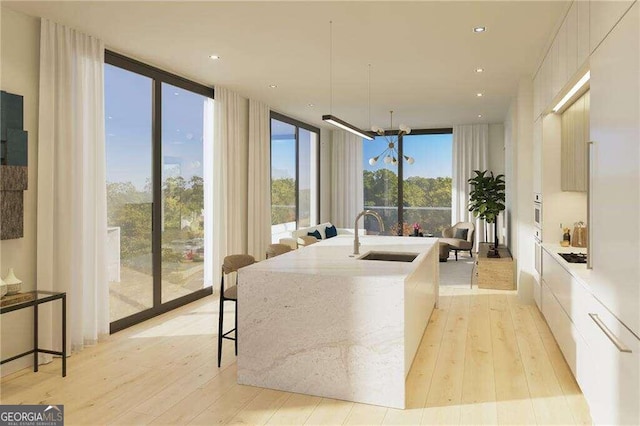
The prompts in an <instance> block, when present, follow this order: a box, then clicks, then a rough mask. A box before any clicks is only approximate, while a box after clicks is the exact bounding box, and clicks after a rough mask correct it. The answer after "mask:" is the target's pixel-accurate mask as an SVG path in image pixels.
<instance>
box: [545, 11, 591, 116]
mask: <svg viewBox="0 0 640 426" xmlns="http://www.w3.org/2000/svg"><path fill="white" fill-rule="evenodd" d="M589 9H590V8H589V2H588V1H580V0H576V1H574V2H573V3H572V4H571V8H570V9H569V12H568V13H567V15H566V16H565V19H564V20H563V22H562V25H561V26H560V29H559V30H558V33H557V34H556V36H555V38H554V40H553V43H552V44H551V47H550V48H549V51H548V52H547V54H546V56H545V58H544V60H543V62H542V64H541V65H540V69H539V70H538V73H537V74H536V77H535V79H534V81H533V90H534V95H533V96H534V98H533V120H534V121H535V120H536V119H537V118H538V117H539V116H540V114H542V113H543V112H544V111H545V110H548V109H549V108H550V107H551V106H552V105H551V102H552V101H553V100H554V98H556V96H558V95H559V93H560V92H561V91H562V89H563V88H566V87H565V86H566V85H567V84H568V82H569V81H571V80H574V79H575V74H576V72H577V71H578V70H579V69H580V68H581V67H582V66H583V65H584V63H585V61H586V60H587V59H588V57H589V54H590V52H591V51H590V50H589Z"/></svg>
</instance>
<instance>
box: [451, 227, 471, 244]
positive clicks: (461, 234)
mask: <svg viewBox="0 0 640 426" xmlns="http://www.w3.org/2000/svg"><path fill="white" fill-rule="evenodd" d="M468 234H469V230H468V229H462V228H458V229H456V234H455V235H454V236H453V237H454V238H458V239H459V240H465V241H466V240H467V235H468Z"/></svg>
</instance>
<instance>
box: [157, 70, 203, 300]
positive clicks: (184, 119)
mask: <svg viewBox="0 0 640 426" xmlns="http://www.w3.org/2000/svg"><path fill="white" fill-rule="evenodd" d="M208 101H209V98H207V97H206V96H202V95H200V94H197V93H193V92H190V91H188V90H185V89H182V88H179V87H176V86H173V85H170V84H167V83H162V302H163V303H164V302H167V301H169V300H173V299H177V298H179V297H181V296H184V295H187V294H189V293H192V292H194V291H196V290H199V289H201V288H202V283H203V282H204V260H205V255H207V254H210V253H207V252H206V250H205V244H204V213H205V212H204V179H203V176H204V161H205V160H204V144H203V136H204V134H203V131H204V126H203V123H205V120H206V119H207V117H205V111H206V109H207V102H208Z"/></svg>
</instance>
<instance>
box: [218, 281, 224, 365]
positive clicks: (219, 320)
mask: <svg viewBox="0 0 640 426" xmlns="http://www.w3.org/2000/svg"><path fill="white" fill-rule="evenodd" d="M222 282H223V283H224V277H223V278H222ZM223 319H224V298H223V296H222V294H220V313H219V314H218V368H220V362H221V361H222V320H223Z"/></svg>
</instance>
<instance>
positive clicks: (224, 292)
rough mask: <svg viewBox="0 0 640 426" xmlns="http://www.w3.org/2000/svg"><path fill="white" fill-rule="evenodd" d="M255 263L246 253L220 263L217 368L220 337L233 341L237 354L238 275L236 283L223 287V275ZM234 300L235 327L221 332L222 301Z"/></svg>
mask: <svg viewBox="0 0 640 426" xmlns="http://www.w3.org/2000/svg"><path fill="white" fill-rule="evenodd" d="M253 263H256V260H255V259H254V257H253V256H250V255H248V254H232V255H230V256H227V257H225V258H224V261H223V263H222V278H221V279H220V313H219V314H218V368H220V363H221V362H222V339H229V340H233V341H235V346H236V356H237V355H238V276H237V275H236V283H235V284H234V285H232V286H230V287H229V288H227V289H225V288H224V277H225V275H228V274H230V273H232V272H238V269H240V268H243V267H245V266H248V265H251V264H253ZM226 301H229V302H234V303H235V304H236V309H235V311H236V312H235V317H236V323H235V327H234V328H233V329H231V330H229V331H227V332H226V333H223V332H222V322H223V320H224V302H226ZM233 332H235V333H234V337H229V334H230V333H233Z"/></svg>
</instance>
